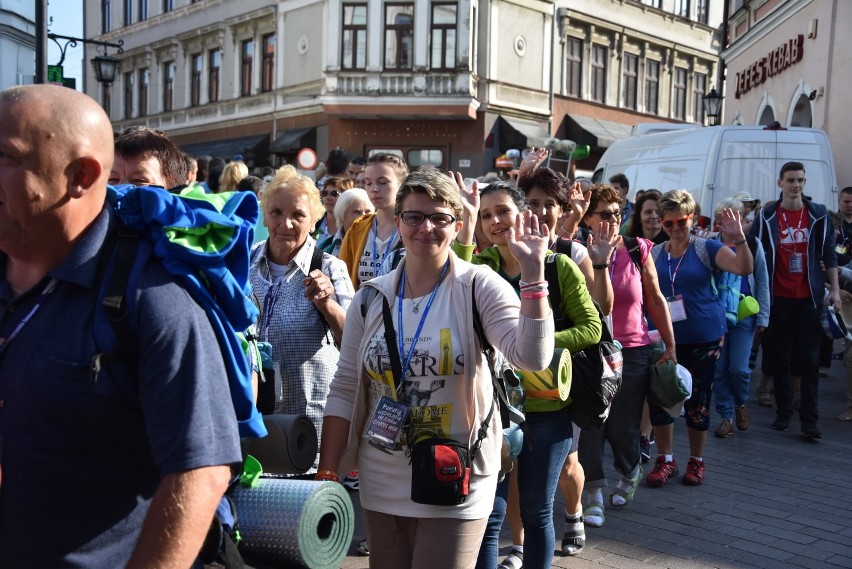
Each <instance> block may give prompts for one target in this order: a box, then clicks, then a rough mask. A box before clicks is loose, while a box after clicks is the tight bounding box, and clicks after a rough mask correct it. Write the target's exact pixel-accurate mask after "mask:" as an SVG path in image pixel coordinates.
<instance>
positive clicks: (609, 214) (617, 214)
mask: <svg viewBox="0 0 852 569" xmlns="http://www.w3.org/2000/svg"><path fill="white" fill-rule="evenodd" d="M593 213H594V214H595V215H599V216H601V219H603V220H604V221H609V220H610V219H612V218H613V217H617V218H619V219H621V212H620V211H610V210H608V209H605V210H603V211H595V212H593Z"/></svg>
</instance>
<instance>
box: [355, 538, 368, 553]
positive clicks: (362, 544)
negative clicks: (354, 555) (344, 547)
mask: <svg viewBox="0 0 852 569" xmlns="http://www.w3.org/2000/svg"><path fill="white" fill-rule="evenodd" d="M355 551H357V552H358V555H370V546H369V545H368V544H367V540H366V539H362V540H361V541H359V542H358V547H356V548H355Z"/></svg>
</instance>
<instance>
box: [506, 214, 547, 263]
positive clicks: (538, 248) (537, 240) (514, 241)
mask: <svg viewBox="0 0 852 569" xmlns="http://www.w3.org/2000/svg"><path fill="white" fill-rule="evenodd" d="M549 244H550V229H548V227H547V224H546V223H542V224H541V225H539V223H538V217H537V216H536V215H535V214H533V213H532V212H531V211H530V210H528V209H525V210H524V211H523V212H521V213H518V215H517V217H516V218H515V226H514V227H512V228H510V229H509V232H508V235H507V236H506V246H507V247H508V248H509V252H510V253H511V254H512V256H513V257H514V258H515V259H516V260H517V261H518V263H520V265H521V275H522V276H523V275H525V274H526V273H530V274H534V273H538V272H539V270H541V269H542V267H543V265H544V256H545V255H546V254H547V250H548V247H549Z"/></svg>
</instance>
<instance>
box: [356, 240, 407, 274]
mask: <svg viewBox="0 0 852 569" xmlns="http://www.w3.org/2000/svg"><path fill="white" fill-rule="evenodd" d="M374 240H375V248H376V256H377V257H378V259H375V260H374V259H373V243H374ZM397 243H399V232H398V231H394V232H393V233H392V234H391V235H390V236H388V238H387V239H384V240H382V239H379V238H378V237H377V236H376V233H375V232H374V231H373V230H372V229H371V230H370V233H369V234H367V241H366V243H365V244H364V250H363V251H362V252H361V259H360V260H359V261H358V281H359V282H362V283H363V282H366V281H368V280H370V279H372V278H375V277H377V276H379V275H378V274H376V273H377V271H376V267H379V268H380V269H379V271H378V272H379V273H381V266H382V261H384V260H385V257H387V256H388V255H389V254H390V252H391V251H393V250H394V248H395V247H396V245H397ZM382 274H383V273H382Z"/></svg>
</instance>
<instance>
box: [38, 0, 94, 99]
mask: <svg viewBox="0 0 852 569" xmlns="http://www.w3.org/2000/svg"><path fill="white" fill-rule="evenodd" d="M47 18H48V20H47V21H48V24H47V31H48V33H53V34H59V35H62V36H72V37H76V38H82V37H83V0H48V5H47ZM51 18H53V23H51V22H50V19H51ZM59 41H60V42H61V43H63V44H64V43H65V40H59ZM60 57H62V53H61V51H60V49H59V46H58V45H56V42H54V41H52V40H47V63H48V64H49V65H56V64H57V63H59V58H60ZM87 65H88V63H87ZM62 67H63V72H64V75H65V77H74V78H76V79H77V90H78V91H82V90H83V44H82V43H79V42H78V43H77V47H71V46H70V45H69V46H68V49H67V50H66V51H65V62H64V63H63V64H62Z"/></svg>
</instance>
